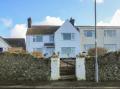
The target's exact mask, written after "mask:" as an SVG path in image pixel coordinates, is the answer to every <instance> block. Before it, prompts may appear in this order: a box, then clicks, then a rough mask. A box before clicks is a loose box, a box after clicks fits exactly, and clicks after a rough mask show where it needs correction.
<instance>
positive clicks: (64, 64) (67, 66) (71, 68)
mask: <svg viewBox="0 0 120 89" xmlns="http://www.w3.org/2000/svg"><path fill="white" fill-rule="evenodd" d="M60 75H61V76H62V75H75V59H60Z"/></svg>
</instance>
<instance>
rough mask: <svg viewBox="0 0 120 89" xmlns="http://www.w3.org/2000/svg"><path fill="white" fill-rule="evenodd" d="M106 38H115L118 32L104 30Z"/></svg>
mask: <svg viewBox="0 0 120 89" xmlns="http://www.w3.org/2000/svg"><path fill="white" fill-rule="evenodd" d="M104 36H105V37H115V36H116V30H104Z"/></svg>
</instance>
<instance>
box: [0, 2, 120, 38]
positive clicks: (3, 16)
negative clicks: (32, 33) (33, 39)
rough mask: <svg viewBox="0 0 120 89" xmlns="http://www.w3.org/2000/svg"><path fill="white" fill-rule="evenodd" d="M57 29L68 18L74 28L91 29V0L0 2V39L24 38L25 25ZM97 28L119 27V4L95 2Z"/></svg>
mask: <svg viewBox="0 0 120 89" xmlns="http://www.w3.org/2000/svg"><path fill="white" fill-rule="evenodd" d="M28 17H32V21H33V24H50V25H55V24H56V25H59V24H62V23H63V22H64V21H65V20H66V19H69V18H70V17H73V18H75V20H76V25H94V0H1V1H0V36H3V37H25V32H26V21H27V18H28ZM97 23H98V25H119V24H120V0H97Z"/></svg>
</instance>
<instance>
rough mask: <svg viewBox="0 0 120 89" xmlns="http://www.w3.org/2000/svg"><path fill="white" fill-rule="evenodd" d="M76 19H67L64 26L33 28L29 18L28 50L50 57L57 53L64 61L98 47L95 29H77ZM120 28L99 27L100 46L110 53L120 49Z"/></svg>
mask: <svg viewBox="0 0 120 89" xmlns="http://www.w3.org/2000/svg"><path fill="white" fill-rule="evenodd" d="M74 22H75V20H74V19H72V18H71V19H70V20H66V21H65V22H64V23H63V24H62V25H61V26H49V25H32V20H31V18H29V19H28V29H27V33H26V50H27V51H28V52H29V53H32V52H34V51H38V52H41V53H43V54H44V56H46V57H50V56H51V55H52V54H53V52H56V53H59V55H60V57H61V58H67V57H73V58H74V57H75V56H76V55H77V54H78V53H80V52H84V51H85V52H87V51H88V49H90V48H94V47H95V30H94V29H95V27H94V26H74ZM119 34H120V27H119V26H97V43H98V44H97V46H98V47H102V48H106V49H108V51H116V50H119V49H120V39H119V38H120V35H119Z"/></svg>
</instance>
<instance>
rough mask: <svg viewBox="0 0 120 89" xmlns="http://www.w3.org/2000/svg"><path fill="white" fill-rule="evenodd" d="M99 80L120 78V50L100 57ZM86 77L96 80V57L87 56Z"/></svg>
mask: <svg viewBox="0 0 120 89" xmlns="http://www.w3.org/2000/svg"><path fill="white" fill-rule="evenodd" d="M98 64H99V80H100V81H119V80H120V52H110V53H107V54H105V55H104V56H100V57H98ZM86 77H87V80H89V81H94V80H95V58H93V57H91V58H86Z"/></svg>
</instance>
